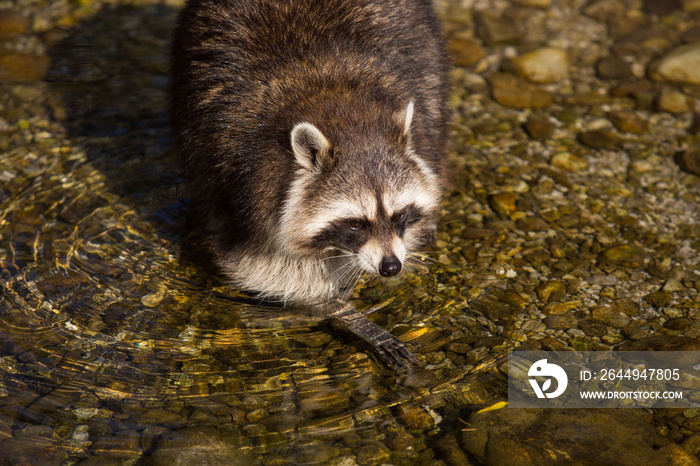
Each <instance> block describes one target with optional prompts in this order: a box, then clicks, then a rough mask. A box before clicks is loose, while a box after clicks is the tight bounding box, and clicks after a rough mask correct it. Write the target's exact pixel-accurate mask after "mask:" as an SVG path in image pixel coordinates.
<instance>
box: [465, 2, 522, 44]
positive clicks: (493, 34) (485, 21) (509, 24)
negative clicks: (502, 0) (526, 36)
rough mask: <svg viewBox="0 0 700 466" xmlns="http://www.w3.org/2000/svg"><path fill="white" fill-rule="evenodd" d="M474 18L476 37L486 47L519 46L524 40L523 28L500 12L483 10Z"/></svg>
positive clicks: (476, 13)
mask: <svg viewBox="0 0 700 466" xmlns="http://www.w3.org/2000/svg"><path fill="white" fill-rule="evenodd" d="M473 16H474V29H475V30H476V35H477V36H478V37H479V39H481V40H482V41H483V42H484V43H485V44H486V45H497V44H517V43H519V42H520V41H521V40H522V37H523V31H522V27H521V26H520V25H519V24H518V23H514V22H513V21H512V20H511V19H509V18H506V17H504V16H503V14H502V13H501V12H499V11H496V10H492V9H483V10H479V11H476V12H474V15H473Z"/></svg>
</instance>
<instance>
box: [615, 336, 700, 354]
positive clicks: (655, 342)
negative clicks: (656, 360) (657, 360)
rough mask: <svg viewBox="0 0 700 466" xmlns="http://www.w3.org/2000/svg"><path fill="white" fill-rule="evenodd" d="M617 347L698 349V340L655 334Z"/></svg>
mask: <svg viewBox="0 0 700 466" xmlns="http://www.w3.org/2000/svg"><path fill="white" fill-rule="evenodd" d="M618 349H619V350H620V351H700V340H698V339H696V338H688V337H677V336H672V335H656V336H652V337H646V338H642V339H639V340H637V341H630V342H627V343H624V344H623V345H621V346H620V347H619V348H618ZM649 356H651V353H650V354H649Z"/></svg>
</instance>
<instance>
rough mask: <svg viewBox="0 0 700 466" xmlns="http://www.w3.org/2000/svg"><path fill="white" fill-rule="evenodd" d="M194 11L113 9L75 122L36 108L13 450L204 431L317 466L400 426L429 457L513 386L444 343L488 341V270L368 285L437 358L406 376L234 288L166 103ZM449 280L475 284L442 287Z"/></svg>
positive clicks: (28, 141)
mask: <svg viewBox="0 0 700 466" xmlns="http://www.w3.org/2000/svg"><path fill="white" fill-rule="evenodd" d="M174 13H175V12H174V10H173V9H172V8H170V7H166V6H162V5H161V6H148V7H144V8H131V7H114V6H109V7H105V10H104V11H101V12H99V13H97V14H96V15H95V17H94V19H91V20H89V21H88V22H86V23H85V24H83V25H82V26H81V27H80V28H78V29H75V30H73V31H72V32H71V33H70V34H69V35H67V36H65V37H64V38H63V39H61V40H60V41H58V42H57V43H56V45H54V47H53V49H52V57H51V58H52V68H51V70H50V72H49V79H50V80H51V83H52V86H51V92H49V93H48V94H47V95H46V97H45V99H46V102H45V104H46V106H47V108H49V109H51V112H52V114H53V118H57V119H59V120H61V123H63V124H64V127H63V128H62V127H59V126H57V125H56V123H55V122H54V121H52V120H51V119H49V118H48V116H47V115H46V114H43V113H41V111H42V110H36V109H34V110H31V111H32V112H35V111H36V112H39V113H38V115H34V116H32V117H31V118H33V119H32V120H31V121H32V122H31V125H30V126H31V128H30V129H28V130H27V131H25V132H24V133H20V134H17V135H16V136H14V137H13V138H12V139H10V140H9V141H10V142H8V146H9V147H8V150H7V151H6V155H4V156H3V159H2V167H1V168H2V170H0V172H3V170H4V172H3V180H4V186H3V188H2V193H1V194H2V197H0V228H1V229H0V315H2V318H1V319H0V353H1V354H2V355H3V357H2V358H1V359H0V376H1V379H0V440H2V439H5V438H9V440H5V441H4V442H3V443H2V448H3V449H4V451H5V453H3V454H4V455H6V456H3V457H2V460H3V461H10V460H11V459H14V460H18V459H22V460H26V461H28V462H34V461H39V460H41V461H47V462H49V463H51V462H60V461H62V460H64V459H69V460H70V461H74V460H77V459H80V458H84V457H88V456H91V455H97V456H108V457H115V458H131V457H134V458H138V457H139V456H140V455H142V454H143V453H150V452H153V451H156V452H158V453H160V454H162V455H165V453H162V452H163V451H169V449H174V450H178V449H180V450H183V449H186V448H188V445H189V444H188V443H187V442H188V439H189V438H190V437H189V436H192V437H196V438H200V437H201V436H204V437H207V438H210V439H212V442H214V440H216V441H217V442H218V441H220V442H221V445H223V446H222V447H221V448H222V449H224V450H226V451H229V450H228V449H233V450H235V451H243V450H251V451H252V452H253V453H254V454H260V453H267V454H269V453H273V454H278V455H279V456H278V460H279V461H280V462H282V463H283V462H285V461H295V462H300V463H305V462H307V463H312V462H315V461H318V460H319V458H320V459H321V460H323V458H326V459H330V458H334V457H342V456H347V455H351V454H356V452H357V449H358V448H360V447H361V446H364V445H366V444H367V442H369V441H373V440H375V439H380V438H381V439H385V437H386V435H389V434H390V436H393V437H391V438H403V439H404V440H405V441H403V443H402V442H398V441H396V442H394V446H393V448H392V450H394V451H399V452H403V453H401V454H402V455H404V457H405V459H406V460H407V461H408V460H415V461H418V460H419V459H420V458H422V457H421V454H422V455H423V456H424V457H426V455H428V456H429V454H428V453H425V452H426V451H427V450H425V442H426V440H425V438H423V437H424V436H425V435H430V436H439V435H441V431H440V429H441V428H442V429H445V431H447V430H449V429H450V428H451V427H450V424H449V423H442V424H441V420H442V418H443V417H445V416H450V414H449V413H452V415H451V416H452V418H453V419H452V420H453V421H454V418H455V417H456V415H457V414H455V413H457V412H458V409H459V408H461V407H464V406H467V405H470V404H482V403H485V402H489V401H490V400H492V399H493V398H496V397H498V396H499V395H502V390H503V386H504V385H503V381H502V380H500V379H498V378H484V376H483V375H477V376H470V375H469V374H472V373H473V374H480V373H481V374H489V373H492V372H493V371H492V370H491V369H492V366H493V365H490V366H489V365H488V363H490V362H493V357H492V356H489V357H485V358H484V356H485V354H482V355H481V357H478V356H479V354H478V353H469V352H468V350H469V349H471V346H469V345H467V344H466V343H465V344H464V345H463V347H464V348H465V349H464V352H463V356H459V355H458V354H457V357H461V361H462V362H463V364H462V365H461V366H455V364H454V363H452V362H451V361H450V360H449V359H446V358H445V354H444V347H445V345H446V344H448V343H450V342H451V341H453V340H455V339H458V338H462V339H463V340H464V339H465V338H466V339H467V340H469V338H472V340H471V341H472V344H473V343H474V341H473V339H474V338H478V337H481V336H483V335H487V334H488V332H489V329H488V328H487V327H485V326H484V325H485V324H483V323H480V322H479V321H478V319H476V318H474V317H471V316H469V315H468V314H466V313H464V312H463V309H465V308H466V299H467V298H469V297H471V295H470V294H469V293H472V294H474V296H478V295H479V292H478V291H477V292H474V289H477V290H482V289H483V287H484V282H482V283H479V282H477V281H475V280H474V277H475V276H472V275H467V274H466V272H464V271H460V272H459V273H456V272H454V271H453V272H449V271H442V272H441V273H440V274H436V273H435V272H434V269H433V270H431V269H429V268H426V267H417V268H416V271H415V273H413V274H410V275H408V276H407V277H405V278H404V279H402V280H393V281H389V282H379V281H372V282H371V283H369V284H368V285H367V287H366V288H365V289H364V290H363V291H362V295H361V298H360V299H359V300H358V301H357V306H358V308H361V309H366V310H368V311H372V310H378V309H381V311H379V312H375V313H373V314H372V318H373V319H376V320H377V321H378V323H380V325H382V326H384V327H385V328H388V329H389V330H391V331H393V332H394V333H395V334H397V335H400V336H401V338H402V339H403V340H404V341H406V342H408V343H409V344H411V345H412V346H413V348H414V349H415V350H416V352H417V354H419V355H421V356H420V357H421V358H422V359H423V360H424V361H425V362H426V367H425V368H424V369H422V370H419V371H417V372H416V373H414V374H410V375H408V376H400V377H399V376H396V375H395V374H393V373H392V372H390V371H389V370H388V369H387V368H386V367H384V366H383V365H382V364H381V363H380V362H378V361H375V360H374V356H373V355H372V353H371V351H368V348H367V347H365V345H364V343H363V342H361V341H358V340H355V339H352V338H351V337H350V336H349V335H345V334H342V333H337V332H335V331H333V330H332V329H330V328H328V327H325V326H324V325H323V324H321V323H318V322H313V321H304V319H303V318H302V317H299V316H294V315H293V314H294V312H293V310H291V311H287V310H282V309H281V308H279V307H278V306H274V305H267V304H265V303H260V302H257V301H255V300H254V299H251V298H250V297H248V296H246V295H243V294H240V293H238V292H236V291H234V290H230V289H227V288H225V287H224V286H223V285H222V284H221V283H220V282H219V281H218V279H217V278H216V275H214V274H211V273H209V272H208V271H207V269H206V266H205V265H203V264H206V262H207V261H206V259H203V258H201V256H202V254H203V253H202V249H203V248H202V247H201V245H200V244H198V239H197V238H196V236H194V235H188V234H183V232H185V231H188V229H187V228H186V227H185V224H186V220H185V219H186V218H187V201H186V199H185V198H184V197H183V196H182V193H181V191H182V189H181V185H180V178H179V174H178V169H177V163H176V160H175V158H174V157H173V154H172V144H171V141H170V136H169V130H168V127H167V118H166V117H165V102H164V87H165V85H166V81H165V78H164V76H165V74H166V71H167V70H166V63H167V62H166V50H167V40H168V37H169V34H170V29H171V27H172V22H173V18H174ZM5 86H7V87H8V88H10V89H11V91H12V92H18V90H17V89H16V88H13V87H12V86H11V84H6V85H5ZM24 86H25V87H31V85H24ZM36 86H38V87H41V86H43V84H42V83H37V84H36ZM57 97H58V98H57ZM27 111H28V112H29V111H30V110H27ZM487 278H488V277H487ZM479 279H480V280H481V279H483V277H480V278H479ZM440 280H452V281H453V282H454V281H455V280H457V281H460V280H461V281H463V284H462V289H465V290H468V291H467V292H465V296H462V295H458V296H451V297H449V298H447V297H441V298H440V299H438V298H435V297H436V296H438V295H439V293H440V289H441V288H440V287H441V286H442V287H443V288H444V286H443V285H441V283H440ZM470 280H472V281H471V282H470ZM497 281H499V280H498V277H496V279H494V280H493V282H497ZM490 284H491V283H490ZM479 299H481V298H479ZM494 299H495V300H496V301H499V299H500V298H498V297H496V298H494ZM501 300H502V299H501ZM492 330H493V329H492ZM474 346H478V345H474ZM453 349H454V350H455V351H458V350H457V348H456V347H455V348H453ZM504 351H505V348H504V350H503V351H502V352H501V354H503V353H504ZM480 363H486V364H487V365H486V368H485V369H483V370H479V368H478V367H477V366H478V365H479V364H480ZM494 373H495V372H494ZM438 411H440V412H438ZM194 427H196V428H197V429H200V430H196V429H195V430H191V429H193V428H194ZM206 428H215V429H214V430H212V429H209V430H207V429H206ZM31 429H34V430H31ZM41 429H45V430H41ZM188 429H190V430H188ZM202 429H203V430H202ZM436 429H437V430H436ZM19 431H23V432H25V433H26V434H27V435H25V436H23V437H22V436H18V435H13V434H12V433H13V432H19ZM175 431H177V432H178V435H176V436H173V435H174V434H172V432H175ZM387 432H389V434H387ZM29 433H32V435H29ZM443 433H444V432H443ZM223 434H225V435H223ZM218 436H222V437H221V438H220V437H218ZM10 437H11V438H10ZM426 438H427V437H426ZM183 439H184V440H183ZM406 439H408V440H406ZM319 442H321V443H319ZM214 443H215V442H214ZM372 445H373V444H372ZM190 446H191V445H190ZM385 449H386V447H382V448H379V450H378V451H379V453H378V458H379V460H381V459H382V458H384V456H382V455H384V453H386V452H385V451H384V450H385ZM290 452H291V454H292V456H289V454H290ZM421 452H424V453H421ZM227 454H228V453H227ZM13 455H14V456H13ZM319 455H320V456H319ZM324 455H325V456H324ZM8 458H9V459H8ZM163 458H167V456H164V457H162V458H161V461H166V460H164V459H163ZM226 458H228V460H230V461H233V459H231V458H230V457H226ZM237 458H239V459H238V460H239V461H240V460H241V459H240V458H242V457H237ZM245 458H247V459H250V458H248V457H245ZM385 459H386V458H385ZM39 462H40V461H39Z"/></svg>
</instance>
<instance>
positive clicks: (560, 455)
mask: <svg viewBox="0 0 700 466" xmlns="http://www.w3.org/2000/svg"><path fill="white" fill-rule="evenodd" d="M468 422H469V427H470V429H468V430H464V431H463V432H462V445H463V446H464V448H465V449H466V450H467V452H468V453H470V454H471V455H473V456H474V457H475V458H476V460H477V461H478V462H479V463H480V464H491V465H496V464H497V465H503V466H509V465H513V466H515V465H518V466H526V465H541V464H591V465H592V464H616V465H623V464H627V465H634V464H672V463H670V461H671V459H672V458H671V457H670V456H669V454H664V453H662V452H660V451H658V450H657V448H658V447H659V446H661V445H664V444H666V443H668V441H667V440H666V439H664V438H663V437H661V436H660V435H659V434H657V432H656V429H655V427H654V425H653V424H652V415H651V414H650V413H648V412H646V411H643V410H639V409H611V410H602V409H500V410H496V411H488V412H485V413H475V414H473V415H472V416H471V417H470V418H469V420H468ZM666 462H668V463H666Z"/></svg>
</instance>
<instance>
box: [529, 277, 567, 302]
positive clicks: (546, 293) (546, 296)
mask: <svg viewBox="0 0 700 466" xmlns="http://www.w3.org/2000/svg"><path fill="white" fill-rule="evenodd" d="M535 291H536V293H537V297H538V298H539V299H540V301H542V302H545V303H548V302H550V301H559V300H561V299H562V298H564V296H566V285H564V283H562V282H560V281H558V280H549V281H547V282H545V283H543V284H541V285H539V286H538V287H537V288H536V289H535Z"/></svg>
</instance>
